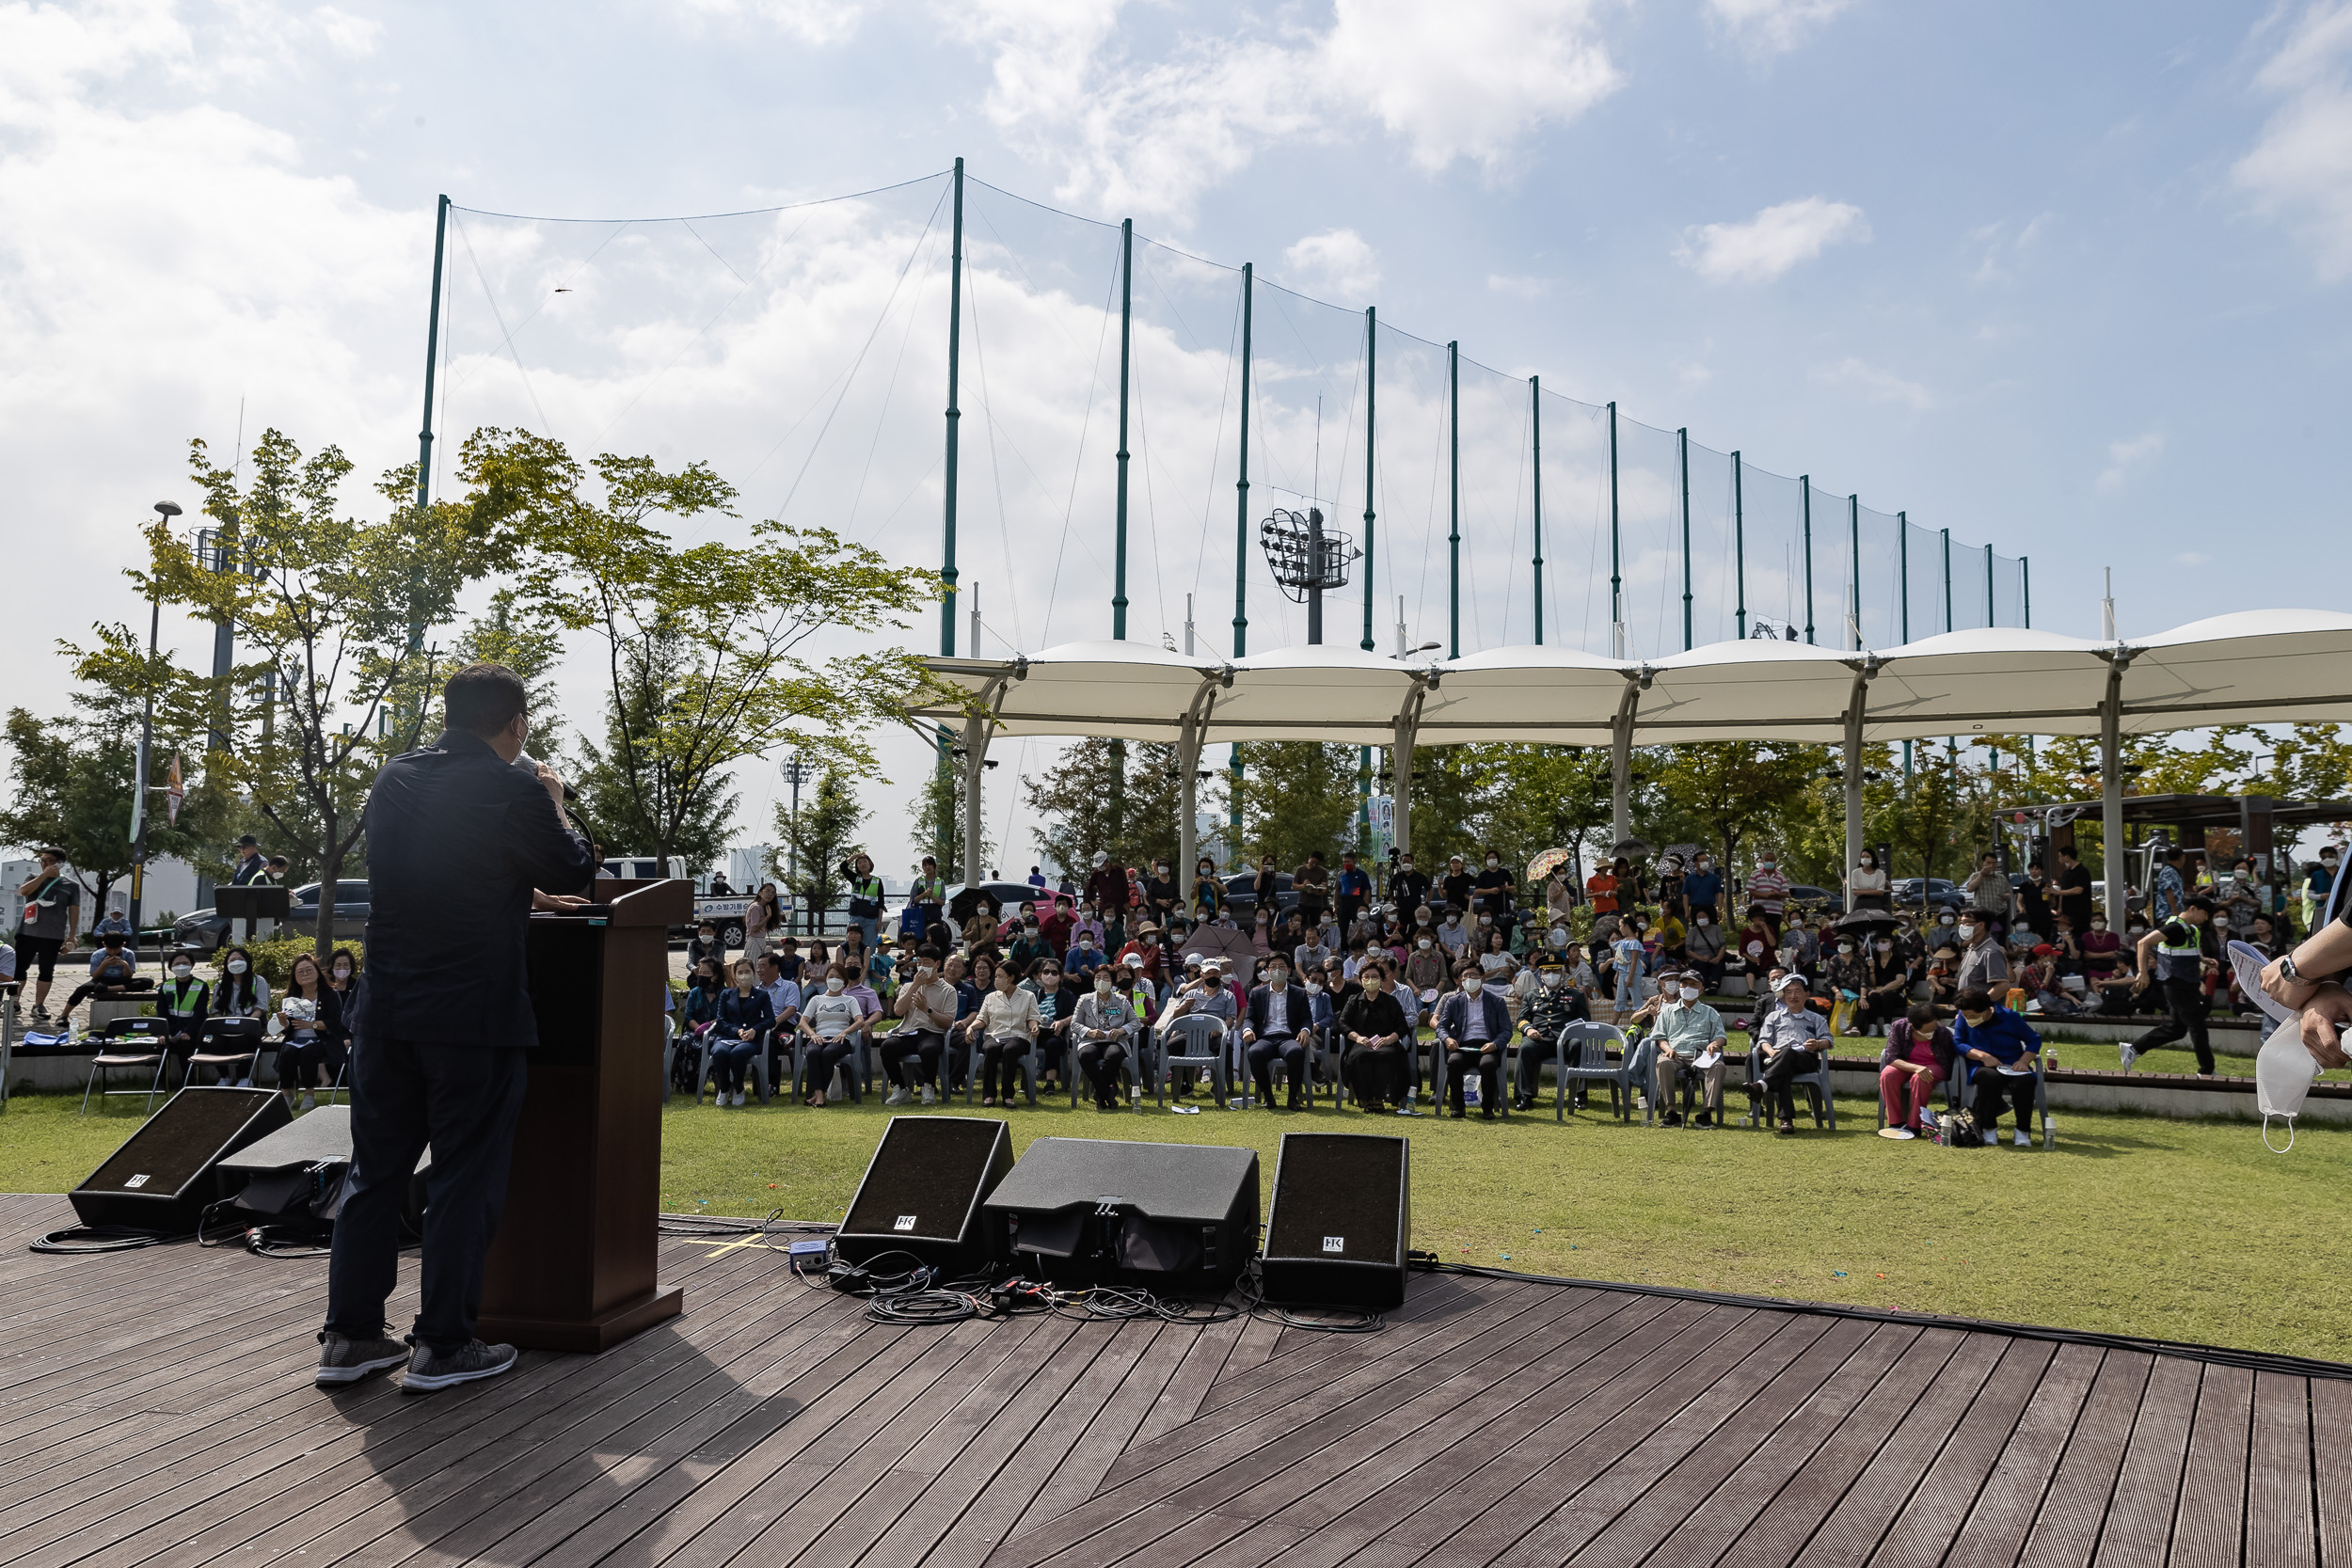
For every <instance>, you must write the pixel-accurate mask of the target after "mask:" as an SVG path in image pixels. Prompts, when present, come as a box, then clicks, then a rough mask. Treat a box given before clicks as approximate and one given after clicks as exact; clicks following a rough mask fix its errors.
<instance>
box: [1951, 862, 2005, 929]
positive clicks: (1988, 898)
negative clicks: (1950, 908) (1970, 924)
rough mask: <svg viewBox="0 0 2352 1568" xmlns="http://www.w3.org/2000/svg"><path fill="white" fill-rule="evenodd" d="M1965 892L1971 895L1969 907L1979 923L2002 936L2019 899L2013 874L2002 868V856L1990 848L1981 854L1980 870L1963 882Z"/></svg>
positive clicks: (1972, 873) (1978, 864)
mask: <svg viewBox="0 0 2352 1568" xmlns="http://www.w3.org/2000/svg"><path fill="white" fill-rule="evenodd" d="M1961 891H1963V893H1965V894H1967V895H1968V907H1969V908H1970V909H1971V910H1972V911H1975V914H1976V917H1977V924H1978V925H1979V926H1982V927H1985V928H1986V929H1988V930H1990V931H1991V932H1993V934H1994V935H1995V936H1998V935H2000V933H2001V928H2002V927H2004V926H2006V925H2007V924H2008V923H2009V919H2010V910H2011V909H2012V908H2014V907H2015V905H2016V902H2017V899H2016V892H2015V890H2014V889H2013V888H2011V887H2010V880H2009V875H2008V873H2006V872H2004V871H2003V870H2002V869H2001V857H2000V856H1998V855H1996V854H1994V852H1993V851H1992V850H1990V849H1988V850H1986V851H1985V852H1984V853H1983V854H1981V855H1979V856H1978V857H1977V869H1976V870H1975V871H1973V872H1971V873H1970V874H1969V877H1968V879H1967V880H1966V881H1964V882H1963V883H1962V884H1961Z"/></svg>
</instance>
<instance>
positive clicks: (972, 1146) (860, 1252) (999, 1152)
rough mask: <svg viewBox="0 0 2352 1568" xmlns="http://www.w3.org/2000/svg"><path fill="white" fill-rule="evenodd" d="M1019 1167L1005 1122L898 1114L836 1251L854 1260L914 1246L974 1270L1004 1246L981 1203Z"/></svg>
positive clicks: (952, 1269) (934, 1258)
mask: <svg viewBox="0 0 2352 1568" xmlns="http://www.w3.org/2000/svg"><path fill="white" fill-rule="evenodd" d="M1011 1169H1012V1132H1011V1129H1010V1128H1009V1127H1008V1126H1007V1125H1006V1124H1005V1123H1003V1122H1001V1121H993V1120H988V1119H984V1118H982V1117H891V1118H890V1125H889V1126H888V1127H886V1128H884V1129H883V1130H882V1145H881V1147H880V1148H876V1149H875V1150H874V1159H873V1163H872V1164H868V1165H867V1166H866V1179H865V1180H862V1181H860V1182H859V1183H858V1184H857V1196H855V1197H853V1198H851V1199H850V1212H849V1213H848V1214H846V1215H844V1216H843V1218H842V1221H841V1228H840V1229H839V1230H838V1231H837V1232H835V1233H834V1251H835V1252H836V1253H838V1254H839V1255H840V1256H841V1257H842V1259H845V1260H847V1261H849V1262H851V1263H863V1262H866V1261H867V1260H868V1259H873V1258H878V1257H880V1256H881V1255H882V1254H883V1253H885V1252H911V1253H913V1254H914V1256H915V1257H917V1258H920V1259H923V1261H924V1262H926V1263H930V1264H931V1265H933V1266H934V1267H936V1268H938V1269H940V1270H942V1271H943V1272H945V1273H946V1274H947V1275H963V1274H969V1273H971V1272H972V1271H973V1270H975V1269H978V1268H981V1267H983V1266H985V1265H986V1264H987V1263H988V1261H989V1260H990V1259H993V1258H994V1257H995V1256H996V1255H997V1253H998V1251H999V1248H1000V1244H1001V1243H1000V1241H999V1237H998V1228H997V1222H996V1221H995V1219H994V1218H993V1215H991V1214H990V1213H989V1212H987V1211H986V1210H984V1209H982V1208H981V1206H980V1205H981V1203H982V1201H983V1200H984V1199H986V1198H987V1196H989V1194H991V1193H993V1192H994V1191H995V1190H996V1185H997V1183H998V1182H1000V1181H1002V1180H1005V1173H1006V1172H1008V1171H1009V1170H1011ZM883 1272H885V1273H897V1272H902V1271H898V1270H892V1269H885V1270H884V1271H883Z"/></svg>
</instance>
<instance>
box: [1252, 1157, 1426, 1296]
mask: <svg viewBox="0 0 2352 1568" xmlns="http://www.w3.org/2000/svg"><path fill="white" fill-rule="evenodd" d="M1404 1174H1405V1140H1404V1139H1402V1138H1378V1137H1364V1136H1360V1135H1357V1134H1348V1133H1316V1132H1293V1133H1290V1134H1288V1135H1287V1136H1285V1137H1284V1138H1283V1139H1282V1163H1281V1167H1280V1169H1279V1170H1278V1171H1277V1172H1276V1173H1275V1179H1274V1180H1275V1186H1274V1216H1273V1224H1272V1226H1271V1227H1269V1228H1268V1230H1267V1231H1266V1239H1265V1255H1266V1256H1267V1257H1268V1258H1270V1259H1275V1258H1299V1259H1314V1260H1316V1261H1318V1262H1349V1263H1394V1262H1396V1261H1397V1259H1398V1255H1399V1253H1400V1252H1401V1251H1402V1250H1403V1243H1404V1238H1403V1237H1400V1236H1399V1235H1398V1234H1397V1233H1396V1232H1397V1221H1398V1219H1399V1217H1400V1216H1399V1212H1398V1203H1397V1193H1398V1188H1399V1183H1400V1182H1401V1181H1402V1180H1404ZM1335 1242H1336V1243H1338V1244H1337V1245H1334V1244H1332V1243H1335Z"/></svg>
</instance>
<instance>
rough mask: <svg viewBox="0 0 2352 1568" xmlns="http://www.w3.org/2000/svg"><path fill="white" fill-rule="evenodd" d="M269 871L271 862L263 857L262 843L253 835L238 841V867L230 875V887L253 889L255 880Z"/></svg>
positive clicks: (247, 835)
mask: <svg viewBox="0 0 2352 1568" xmlns="http://www.w3.org/2000/svg"><path fill="white" fill-rule="evenodd" d="M268 869H269V862H268V861H266V860H264V859H263V858H262V841H261V840H260V839H258V838H255V837H254V836H253V835H252V834H251V833H246V835H245V836H244V837H242V838H240V839H238V840H237V866H236V869H235V870H234V871H233V872H231V873H230V877H229V885H230V887H251V886H252V885H253V879H255V878H256V877H259V876H260V875H262V873H263V872H264V871H267V870H268Z"/></svg>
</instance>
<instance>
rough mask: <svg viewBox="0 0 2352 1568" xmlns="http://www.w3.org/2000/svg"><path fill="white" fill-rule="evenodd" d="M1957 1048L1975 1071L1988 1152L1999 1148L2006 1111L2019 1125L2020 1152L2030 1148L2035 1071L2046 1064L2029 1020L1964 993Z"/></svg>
mask: <svg viewBox="0 0 2352 1568" xmlns="http://www.w3.org/2000/svg"><path fill="white" fill-rule="evenodd" d="M1952 1036H1953V1043H1954V1045H1955V1046H1956V1047H1957V1048H1958V1049H1959V1051H1960V1052H1961V1053H1962V1054H1963V1055H1965V1056H1966V1057H1967V1058H1968V1060H1969V1061H1970V1062H1972V1063H1974V1064H1975V1066H1976V1088H1977V1092H1976V1096H1975V1103H1974V1104H1973V1106H1972V1107H1971V1109H1973V1110H1974V1111H1975V1112H1976V1114H1977V1132H1979V1134H1981V1135H1982V1137H1983V1138H1984V1141H1985V1143H1986V1145H1987V1147H1995V1146H1997V1145H1998V1144H1999V1143H2000V1141H2001V1140H2000V1129H1999V1127H1998V1126H1997V1125H1996V1123H1997V1122H1998V1121H1999V1119H2000V1115H2001V1111H2002V1109H2003V1107H2004V1106H2006V1107H2007V1108H2008V1109H2009V1111H2010V1119H2011V1120H2012V1121H2014V1122H2015V1123H2016V1127H2015V1132H2016V1140H2017V1147H2018V1148H2028V1147H2030V1146H2031V1145H2032V1143H2033V1138H2032V1136H2031V1135H2030V1133H2031V1128H2032V1124H2033V1104H2034V1077H2035V1069H2036V1068H2038V1067H2039V1066H2040V1064H2041V1061H2042V1037H2041V1036H2040V1035H2037V1034H2035V1033H2034V1032H2033V1030H2032V1028H2031V1027H2030V1026H2028V1025H2027V1024H2026V1021H2025V1020H2024V1019H2022V1018H2020V1017H2018V1016H2017V1014H2015V1013H2013V1012H2011V1011H2010V1009H2009V1008H2007V1007H2002V1006H1995V1005H1994V1001H1993V998H1992V997H1991V996H1989V995H1987V994H1986V993H1985V992H1984V991H1982V990H1976V989H1973V988H1972V989H1970V990H1964V991H1962V992H1961V993H1960V1024H1959V1027H1957V1028H1956V1029H1954V1030H1953V1031H1952Z"/></svg>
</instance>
